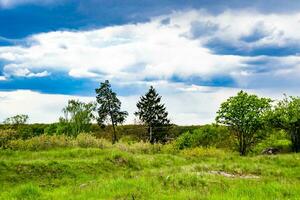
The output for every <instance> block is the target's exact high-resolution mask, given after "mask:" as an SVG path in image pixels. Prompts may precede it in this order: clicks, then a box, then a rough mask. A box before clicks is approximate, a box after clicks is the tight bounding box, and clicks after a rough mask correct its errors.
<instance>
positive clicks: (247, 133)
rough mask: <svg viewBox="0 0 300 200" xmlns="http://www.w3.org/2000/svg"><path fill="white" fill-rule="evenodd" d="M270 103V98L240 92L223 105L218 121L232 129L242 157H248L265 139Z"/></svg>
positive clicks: (218, 114)
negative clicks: (258, 143) (252, 148)
mask: <svg viewBox="0 0 300 200" xmlns="http://www.w3.org/2000/svg"><path fill="white" fill-rule="evenodd" d="M270 102H271V100H270V99H268V98H259V97H257V96H256V95H249V94H247V93H246V92H243V91H240V92H239V93H238V94H237V96H234V97H230V98H229V99H227V101H225V102H224V103H222V104H221V107H220V109H219V111H218V112H217V117H216V121H217V122H218V123H220V124H223V125H226V126H228V127H230V129H231V130H232V134H233V135H234V136H235V138H236V140H237V143H238V149H239V152H240V154H241V155H246V154H247V153H248V152H249V150H250V149H251V147H252V146H253V145H254V144H256V143H257V142H258V141H260V140H261V139H262V138H263V136H264V132H263V131H262V130H263V129H264V128H265V125H266V119H265V113H266V111H268V110H270V108H271V106H270Z"/></svg>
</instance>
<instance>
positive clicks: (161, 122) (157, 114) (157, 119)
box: [134, 86, 170, 143]
mask: <svg viewBox="0 0 300 200" xmlns="http://www.w3.org/2000/svg"><path fill="white" fill-rule="evenodd" d="M136 106H137V108H138V111H137V112H135V113H134V114H135V115H136V116H137V117H138V118H139V119H140V120H141V121H142V122H143V123H144V124H146V125H147V126H148V134H149V140H150V142H151V143H154V142H155V141H158V140H160V139H162V138H163V137H162V136H161V135H158V134H157V131H158V128H161V127H167V126H168V125H169V124H170V120H169V119H168V112H167V111H166V107H165V105H164V104H163V103H161V96H159V94H158V93H157V92H156V90H155V89H154V87H153V86H151V87H150V89H149V91H148V92H147V93H146V94H145V95H144V96H142V97H141V98H140V100H139V102H138V103H137V104H136ZM153 129H156V130H155V131H154V130H153ZM160 131H161V132H162V129H160ZM155 132H156V134H155V135H154V134H153V133H155Z"/></svg>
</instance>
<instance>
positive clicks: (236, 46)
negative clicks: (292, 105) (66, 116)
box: [0, 10, 300, 88]
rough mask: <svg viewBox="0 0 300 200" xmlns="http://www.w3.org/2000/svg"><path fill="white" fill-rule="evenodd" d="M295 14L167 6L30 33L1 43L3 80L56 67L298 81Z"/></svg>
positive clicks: (83, 73) (70, 71) (79, 72)
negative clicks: (108, 22)
mask: <svg viewBox="0 0 300 200" xmlns="http://www.w3.org/2000/svg"><path fill="white" fill-rule="evenodd" d="M299 21H300V14H299V13H290V14H263V13H259V12H257V11H253V10H241V11H233V10H228V11H225V12H222V13H217V14H212V13H209V12H207V11H203V10H191V11H182V12H174V13H172V14H169V15H163V16H159V17H154V18H152V19H151V20H150V21H148V22H143V23H137V24H126V25H119V26H110V27H105V28H99V29H94V30H88V31H67V30H66V31H54V32H48V33H41V34H35V35H32V36H30V37H28V38H24V39H23V42H22V43H19V44H16V45H12V46H4V47H0V61H1V62H2V63H4V64H3V65H4V67H3V74H4V76H5V79H7V80H8V79H13V77H30V78H34V77H42V76H51V74H54V73H53V72H55V73H64V74H67V75H69V76H70V78H74V79H90V80H94V81H101V80H104V79H109V80H111V81H112V83H113V84H117V85H118V87H122V85H128V87H127V88H130V87H132V88H136V87H135V83H136V82H142V83H143V82H149V81H169V82H181V83H184V84H186V85H198V86H201V85H206V86H230V87H237V88H240V87H243V88H261V87H265V88H277V87H281V88H289V87H298V85H299V83H300V81H299V80H300V79H299V78H300V77H299V76H300V73H299V70H300V57H299V55H298V53H299V50H300V46H299V45H298V43H299V42H298V41H300V31H299V30H296V29H294V28H293V27H297V26H298V25H299ZM162 22H163V23H162ZM24 44H26V45H24ZM287 76H289V79H290V80H292V81H287V78H286V77H287ZM274 80H276V81H275V82H274Z"/></svg>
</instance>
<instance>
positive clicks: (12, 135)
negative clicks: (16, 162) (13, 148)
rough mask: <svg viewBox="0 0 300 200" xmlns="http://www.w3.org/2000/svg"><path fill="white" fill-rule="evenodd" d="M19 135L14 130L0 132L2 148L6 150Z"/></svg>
mask: <svg viewBox="0 0 300 200" xmlns="http://www.w3.org/2000/svg"><path fill="white" fill-rule="evenodd" d="M16 136H17V133H16V131H14V130H12V129H4V130H0V148H6V147H7V143H8V142H9V141H10V140H13V139H16Z"/></svg>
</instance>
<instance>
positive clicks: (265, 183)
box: [0, 147, 300, 200]
mask: <svg viewBox="0 0 300 200" xmlns="http://www.w3.org/2000/svg"><path fill="white" fill-rule="evenodd" d="M227 175H228V176H227ZM0 199H5V200H9V199H55V200H59V199H131V200H132V199H147V200H148V199H155V200H157V199H264V200H266V199H300V154H282V155H273V156H251V157H240V156H238V155H237V154H234V153H232V152H224V151H222V150H217V149H201V148H196V149H190V150H184V151H181V152H178V153H176V154H174V153H169V154H167V153H165V154H163V153H151V151H150V152H146V153H142V152H140V151H137V152H135V151H132V150H130V151H126V150H122V149H120V148H117V147H112V148H107V149H96V148H60V149H52V150H47V151H11V150H0Z"/></svg>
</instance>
